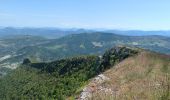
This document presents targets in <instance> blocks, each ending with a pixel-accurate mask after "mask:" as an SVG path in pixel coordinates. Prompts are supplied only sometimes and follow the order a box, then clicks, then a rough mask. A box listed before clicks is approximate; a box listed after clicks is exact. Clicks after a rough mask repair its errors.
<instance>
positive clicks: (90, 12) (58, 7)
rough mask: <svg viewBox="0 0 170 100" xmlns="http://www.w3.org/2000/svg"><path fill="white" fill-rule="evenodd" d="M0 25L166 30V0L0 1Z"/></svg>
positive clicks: (169, 1)
mask: <svg viewBox="0 0 170 100" xmlns="http://www.w3.org/2000/svg"><path fill="white" fill-rule="evenodd" d="M0 26H3V27H4V26H5V27H6V26H12V27H59V28H89V29H94V28H98V29H129V30H131V29H134V30H137V29H140V30H170V0H0Z"/></svg>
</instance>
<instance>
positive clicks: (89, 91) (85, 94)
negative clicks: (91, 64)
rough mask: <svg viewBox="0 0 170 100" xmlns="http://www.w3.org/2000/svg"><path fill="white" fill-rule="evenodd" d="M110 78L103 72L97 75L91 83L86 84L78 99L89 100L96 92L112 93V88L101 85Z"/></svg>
mask: <svg viewBox="0 0 170 100" xmlns="http://www.w3.org/2000/svg"><path fill="white" fill-rule="evenodd" d="M109 80H110V79H109V78H108V77H106V76H105V75H103V74H100V75H98V76H96V77H95V78H93V79H92V80H91V82H90V83H89V85H87V86H85V88H84V89H83V91H82V92H81V94H80V97H79V99H78V100H88V99H89V98H91V97H92V95H93V93H94V92H104V93H112V90H111V89H109V88H105V87H103V86H101V84H103V83H104V82H106V81H109Z"/></svg>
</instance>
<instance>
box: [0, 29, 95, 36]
mask: <svg viewBox="0 0 170 100" xmlns="http://www.w3.org/2000/svg"><path fill="white" fill-rule="evenodd" d="M82 32H92V31H91V30H85V29H59V28H27V27H25V28H24V27H23V28H16V27H4V28H0V38H4V37H13V36H17V35H33V36H41V37H45V38H53V39H54V38H60V37H62V36H65V35H69V34H73V33H74V34H76V33H82Z"/></svg>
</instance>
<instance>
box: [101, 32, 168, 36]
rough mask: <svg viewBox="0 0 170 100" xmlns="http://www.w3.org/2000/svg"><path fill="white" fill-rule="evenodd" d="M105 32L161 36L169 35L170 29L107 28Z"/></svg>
mask: <svg viewBox="0 0 170 100" xmlns="http://www.w3.org/2000/svg"><path fill="white" fill-rule="evenodd" d="M104 32H110V33H116V34H120V35H128V36H150V35H159V36H169V37H170V30H162V31H161V30H160V31H141V30H124V31H123V30H106V31H104Z"/></svg>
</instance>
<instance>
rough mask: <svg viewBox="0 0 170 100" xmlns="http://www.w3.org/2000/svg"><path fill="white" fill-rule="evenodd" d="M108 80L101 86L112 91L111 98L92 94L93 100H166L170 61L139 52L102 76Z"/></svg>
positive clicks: (169, 84) (169, 93) (169, 89)
mask: <svg viewBox="0 0 170 100" xmlns="http://www.w3.org/2000/svg"><path fill="white" fill-rule="evenodd" d="M104 75H106V76H107V77H109V78H110V81H107V82H105V83H103V84H100V85H104V86H105V87H108V88H111V89H112V90H114V91H115V92H114V96H111V95H103V93H97V92H95V93H94V97H93V98H95V99H96V100H100V99H102V100H104V99H106V100H108V98H109V97H110V98H109V99H111V100H112V99H115V100H134V99H135V100H169V99H170V57H168V56H166V55H161V54H156V53H151V52H142V53H140V54H139V55H138V56H135V57H130V58H128V59H126V60H124V61H122V62H121V63H119V64H117V65H116V66H115V67H113V68H112V69H109V70H108V71H106V72H104Z"/></svg>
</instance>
